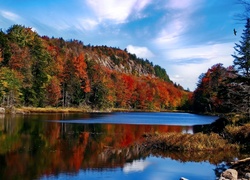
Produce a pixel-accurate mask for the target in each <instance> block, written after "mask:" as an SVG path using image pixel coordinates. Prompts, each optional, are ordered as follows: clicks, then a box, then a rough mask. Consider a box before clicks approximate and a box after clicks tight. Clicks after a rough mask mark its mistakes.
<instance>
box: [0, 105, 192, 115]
mask: <svg viewBox="0 0 250 180" xmlns="http://www.w3.org/2000/svg"><path fill="white" fill-rule="evenodd" d="M0 108H1V109H0V114H32V113H113V112H172V113H193V112H190V111H183V110H167V109H161V110H150V109H143V110H142V109H126V108H110V109H105V110H101V109H91V108H89V107H76V108H75V107H18V108H16V107H5V108H3V107H0Z"/></svg>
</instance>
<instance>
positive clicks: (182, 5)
mask: <svg viewBox="0 0 250 180" xmlns="http://www.w3.org/2000/svg"><path fill="white" fill-rule="evenodd" d="M202 1H203V0H182V1H177V0H169V1H168V2H167V4H166V6H165V8H166V11H167V13H166V15H165V17H164V18H163V20H162V21H163V22H162V23H163V24H165V26H163V28H162V29H161V30H160V31H159V34H158V35H157V37H156V38H155V41H154V42H155V44H156V45H157V46H161V47H162V46H165V47H166V46H179V43H183V37H184V35H185V33H186V32H187V31H188V30H189V29H191V28H192V27H193V24H197V23H198V22H195V23H194V19H193V16H192V15H193V13H194V12H195V11H196V10H197V9H199V7H200V4H201V2H202Z"/></svg>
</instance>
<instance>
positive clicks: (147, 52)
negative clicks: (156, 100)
mask: <svg viewBox="0 0 250 180" xmlns="http://www.w3.org/2000/svg"><path fill="white" fill-rule="evenodd" d="M243 10H244V8H243V7H242V6H241V5H239V4H238V3H237V0H0V29H2V30H3V31H6V30H7V29H9V28H10V27H11V26H12V25H14V24H20V25H24V26H25V27H31V28H33V30H34V31H36V32H37V33H38V34H39V35H41V36H44V35H46V36H49V37H55V38H58V37H62V38H63V39H65V40H70V39H77V40H81V41H82V42H83V43H84V44H85V45H88V44H91V45H107V46H110V47H118V48H120V49H125V48H126V49H127V50H128V51H129V52H130V53H133V54H136V55H137V57H140V58H144V59H148V60H149V61H151V62H153V64H154V65H156V64H157V65H160V66H161V67H163V68H164V69H166V71H167V74H168V75H169V76H170V79H171V80H172V81H173V82H175V83H177V84H180V85H182V86H183V87H184V88H185V89H190V90H191V91H192V90H194V89H195V88H196V83H197V82H198V77H199V76H200V75H201V73H205V72H206V71H207V70H208V69H209V68H210V67H211V66H212V65H214V64H217V63H222V64H223V65H224V66H225V67H227V66H229V65H232V64H233V58H232V56H231V55H232V54H233V53H234V48H233V47H234V45H235V43H238V42H239V41H240V40H241V38H240V36H241V34H242V30H243V28H244V25H245V24H244V22H240V21H238V20H236V17H235V15H236V14H237V13H240V12H243ZM233 29H236V31H237V35H236V36H235V35H234V33H233Z"/></svg>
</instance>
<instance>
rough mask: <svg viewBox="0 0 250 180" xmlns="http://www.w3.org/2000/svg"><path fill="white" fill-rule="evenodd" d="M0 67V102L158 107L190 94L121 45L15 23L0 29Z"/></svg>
mask: <svg viewBox="0 0 250 180" xmlns="http://www.w3.org/2000/svg"><path fill="white" fill-rule="evenodd" d="M0 70H1V71H0V99H1V100H0V103H1V104H2V105H15V106H20V105H21V106H34V107H44V106H63V107H71V106H86V107H91V108H96V109H106V108H113V107H116V108H133V109H152V110H156V109H157V110H159V109H176V108H178V107H180V106H182V105H183V104H185V102H186V101H187V99H188V96H189V95H190V93H189V92H186V91H184V90H183V88H182V87H181V86H179V85H176V84H173V82H172V81H171V80H170V79H169V76H168V75H167V73H166V71H165V69H163V68H162V67H160V66H158V65H153V63H152V62H149V61H148V60H144V59H141V58H138V57H136V55H135V54H131V53H128V52H127V50H126V49H125V50H121V49H119V48H112V47H107V46H91V45H84V44H83V42H81V41H78V40H70V41H65V40H64V39H62V38H49V37H47V36H39V35H38V34H37V33H36V32H34V31H32V28H27V27H24V26H21V25H13V26H12V27H10V28H9V29H8V30H7V32H3V31H1V32H0Z"/></svg>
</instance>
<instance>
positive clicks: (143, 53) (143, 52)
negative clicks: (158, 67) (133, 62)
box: [127, 45, 154, 59]
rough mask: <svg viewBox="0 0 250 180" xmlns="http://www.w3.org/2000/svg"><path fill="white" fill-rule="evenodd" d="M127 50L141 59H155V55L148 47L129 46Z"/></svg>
mask: <svg viewBox="0 0 250 180" xmlns="http://www.w3.org/2000/svg"><path fill="white" fill-rule="evenodd" d="M127 50H128V52H130V53H132V54H136V56H138V57H140V58H145V59H149V58H152V57H154V54H153V53H152V52H151V51H150V50H149V49H148V48H147V47H140V46H133V45H128V46H127Z"/></svg>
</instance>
